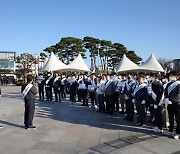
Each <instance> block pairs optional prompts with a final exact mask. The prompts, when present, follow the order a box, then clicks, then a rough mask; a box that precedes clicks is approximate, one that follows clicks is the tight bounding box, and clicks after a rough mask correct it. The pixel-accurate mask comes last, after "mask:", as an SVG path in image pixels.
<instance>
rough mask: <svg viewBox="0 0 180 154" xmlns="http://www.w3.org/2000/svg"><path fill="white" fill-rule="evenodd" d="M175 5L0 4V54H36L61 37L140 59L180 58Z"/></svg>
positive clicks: (179, 12)
mask: <svg viewBox="0 0 180 154" xmlns="http://www.w3.org/2000/svg"><path fill="white" fill-rule="evenodd" d="M179 6H180V0H1V1H0V50H1V51H2V50H5V51H16V52H17V54H20V53H24V52H32V53H40V52H42V51H43V49H44V48H46V47H48V46H50V45H53V44H55V43H57V42H58V41H59V40H60V39H61V38H62V37H67V36H74V37H78V38H83V37H84V36H92V37H97V38H99V39H106V40H110V41H112V42H119V43H122V44H124V45H125V46H126V47H127V49H128V50H134V51H135V52H136V53H137V54H138V55H139V56H141V57H142V58H143V59H144V60H146V59H147V58H148V57H149V56H150V54H151V53H154V54H155V56H156V57H157V58H169V59H172V58H180V9H179Z"/></svg>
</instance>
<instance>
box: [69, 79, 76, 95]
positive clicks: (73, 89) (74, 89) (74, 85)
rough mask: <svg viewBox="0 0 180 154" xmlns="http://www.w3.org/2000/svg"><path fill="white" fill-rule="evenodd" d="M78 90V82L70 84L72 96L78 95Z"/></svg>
mask: <svg viewBox="0 0 180 154" xmlns="http://www.w3.org/2000/svg"><path fill="white" fill-rule="evenodd" d="M77 89H78V83H77V81H75V82H73V83H70V89H69V93H70V94H74V95H75V94H76V93H77Z"/></svg>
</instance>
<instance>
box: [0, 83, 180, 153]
mask: <svg viewBox="0 0 180 154" xmlns="http://www.w3.org/2000/svg"><path fill="white" fill-rule="evenodd" d="M1 88H2V97H1V98H0V124H2V125H3V128H2V129H0V153H1V154H73V153H79V154H101V153H111V154H136V153H137V154H141V153H142V154H171V153H174V154H175V153H176V154H178V153H180V140H174V139H171V138H168V137H165V136H157V135H156V134H153V133H152V130H151V129H150V128H149V129H147V128H146V129H144V128H139V127H136V126H135V123H134V122H131V123H129V122H126V121H124V120H123V118H124V117H123V115H121V114H119V113H115V115H113V116H110V115H107V114H101V113H97V112H95V109H93V108H88V107H81V106H80V104H77V105H71V104H70V102H69V101H66V100H65V101H62V103H55V102H47V101H44V102H38V101H36V113H35V117H34V125H36V126H37V129H36V130H25V129H24V125H23V117H24V103H23V100H22V98H21V95H20V87H17V86H7V87H1ZM154 135H156V136H154Z"/></svg>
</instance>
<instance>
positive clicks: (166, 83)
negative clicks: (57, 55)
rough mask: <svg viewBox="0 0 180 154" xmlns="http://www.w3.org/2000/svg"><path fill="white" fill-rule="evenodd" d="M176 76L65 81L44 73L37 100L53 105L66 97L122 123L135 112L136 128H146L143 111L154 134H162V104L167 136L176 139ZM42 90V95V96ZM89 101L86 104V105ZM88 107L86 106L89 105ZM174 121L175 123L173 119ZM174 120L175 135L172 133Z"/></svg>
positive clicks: (179, 90) (179, 104) (179, 117)
mask: <svg viewBox="0 0 180 154" xmlns="http://www.w3.org/2000/svg"><path fill="white" fill-rule="evenodd" d="M179 80H180V75H179V74H178V73H176V72H171V73H170V74H169V75H165V76H160V75H159V74H153V73H152V74H145V73H139V74H130V73H128V74H122V75H120V76H119V75H117V74H116V73H112V74H103V75H98V76H96V75H95V74H94V73H92V74H90V75H89V76H88V75H87V74H80V75H76V74H72V75H71V76H69V77H66V76H65V75H59V74H58V73H54V74H52V73H51V72H48V73H47V76H45V77H43V76H39V77H38V80H37V81H38V89H39V99H40V100H45V94H46V101H53V95H52V93H53V91H54V96H55V99H54V101H55V102H61V100H62V99H66V93H69V94H70V101H71V102H72V103H73V104H75V103H76V102H82V106H89V105H90V106H91V107H95V108H96V109H97V110H96V111H97V112H102V113H105V114H111V115H113V114H114V112H119V113H121V114H125V115H126V116H125V118H124V120H127V121H129V122H131V121H134V120H136V119H135V116H134V115H135V110H136V111H137V126H139V127H146V121H147V120H146V118H147V111H149V113H150V121H151V122H153V124H154V129H153V130H154V132H156V133H163V117H162V110H163V104H164V102H165V103H166V104H167V111H168V116H169V124H170V125H169V132H168V134H167V135H173V136H174V138H175V139H179V138H180V81H179ZM44 89H45V93H44ZM89 99H90V101H89ZM89 103H90V104H89ZM174 117H175V119H174ZM174 120H176V123H177V126H176V132H175V133H174Z"/></svg>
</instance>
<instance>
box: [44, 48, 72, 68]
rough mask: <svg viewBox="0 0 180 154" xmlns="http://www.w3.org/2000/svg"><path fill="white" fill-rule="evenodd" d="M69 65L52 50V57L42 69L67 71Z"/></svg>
mask: <svg viewBox="0 0 180 154" xmlns="http://www.w3.org/2000/svg"><path fill="white" fill-rule="evenodd" d="M68 69H69V67H68V66H67V65H65V64H64V63H63V62H61V61H60V60H59V59H58V58H57V57H56V56H55V55H54V53H53V52H51V54H50V57H49V59H48V61H47V62H46V64H45V65H44V67H43V68H42V70H41V71H65V70H68Z"/></svg>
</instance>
